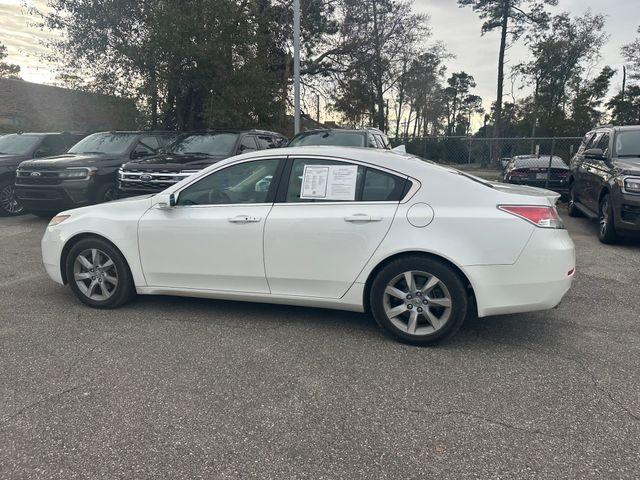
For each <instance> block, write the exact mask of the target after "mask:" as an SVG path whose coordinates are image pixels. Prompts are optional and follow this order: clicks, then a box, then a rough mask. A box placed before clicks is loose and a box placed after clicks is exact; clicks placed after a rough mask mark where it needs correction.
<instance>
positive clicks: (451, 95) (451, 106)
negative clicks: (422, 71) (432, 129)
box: [444, 72, 476, 135]
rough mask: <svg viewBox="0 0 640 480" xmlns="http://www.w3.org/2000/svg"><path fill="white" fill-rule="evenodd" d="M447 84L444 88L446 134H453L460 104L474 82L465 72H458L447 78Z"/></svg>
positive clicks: (474, 85) (473, 85)
mask: <svg viewBox="0 0 640 480" xmlns="http://www.w3.org/2000/svg"><path fill="white" fill-rule="evenodd" d="M447 85H448V86H447V87H446V88H445V90H444V93H445V96H446V99H447V103H446V108H447V135H453V134H454V133H455V132H456V123H457V121H458V120H459V118H458V115H459V114H460V110H461V109H462V105H463V103H464V102H465V99H467V97H468V95H469V92H470V91H471V89H473V88H475V87H476V82H475V79H474V78H473V76H471V75H469V74H468V73H467V72H458V73H454V74H452V75H451V76H450V77H449V78H448V79H447Z"/></svg>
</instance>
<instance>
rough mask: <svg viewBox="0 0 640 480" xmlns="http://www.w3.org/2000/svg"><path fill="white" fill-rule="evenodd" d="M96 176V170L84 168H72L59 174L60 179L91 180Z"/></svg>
mask: <svg viewBox="0 0 640 480" xmlns="http://www.w3.org/2000/svg"><path fill="white" fill-rule="evenodd" d="M92 175H95V169H92V168H83V167H70V168H65V169H64V170H62V171H61V172H60V173H59V174H58V177H59V178H75V179H80V178H89V177H90V176H92Z"/></svg>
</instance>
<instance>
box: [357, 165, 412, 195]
mask: <svg viewBox="0 0 640 480" xmlns="http://www.w3.org/2000/svg"><path fill="white" fill-rule="evenodd" d="M405 182H406V179H405V178H400V177H397V176H395V175H391V174H389V173H386V172H381V171H380V170H376V169H373V168H367V171H366V173H365V177H364V186H363V187H362V201H363V202H384V201H399V200H400V198H401V196H402V191H403V190H404V184H405Z"/></svg>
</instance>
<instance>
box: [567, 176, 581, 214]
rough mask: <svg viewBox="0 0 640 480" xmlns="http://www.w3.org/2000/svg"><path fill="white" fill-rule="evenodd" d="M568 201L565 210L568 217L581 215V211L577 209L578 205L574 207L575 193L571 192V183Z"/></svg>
mask: <svg viewBox="0 0 640 480" xmlns="http://www.w3.org/2000/svg"><path fill="white" fill-rule="evenodd" d="M568 197H569V203H568V205H567V210H568V211H569V216H570V217H581V216H582V212H581V211H580V210H578V207H576V200H575V198H576V196H575V193H574V192H573V183H572V184H571V186H570V187H569V195H568Z"/></svg>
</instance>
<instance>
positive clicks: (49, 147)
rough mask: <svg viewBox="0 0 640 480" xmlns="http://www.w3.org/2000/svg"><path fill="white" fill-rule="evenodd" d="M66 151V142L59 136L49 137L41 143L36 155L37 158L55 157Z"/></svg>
mask: <svg viewBox="0 0 640 480" xmlns="http://www.w3.org/2000/svg"><path fill="white" fill-rule="evenodd" d="M67 150H68V147H67V142H66V141H65V139H64V138H63V137H62V136H61V135H49V136H47V137H45V139H44V140H43V141H42V143H41V144H40V146H39V147H38V150H37V151H36V153H37V154H38V156H46V155H57V154H59V153H65V152H66V151H67Z"/></svg>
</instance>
